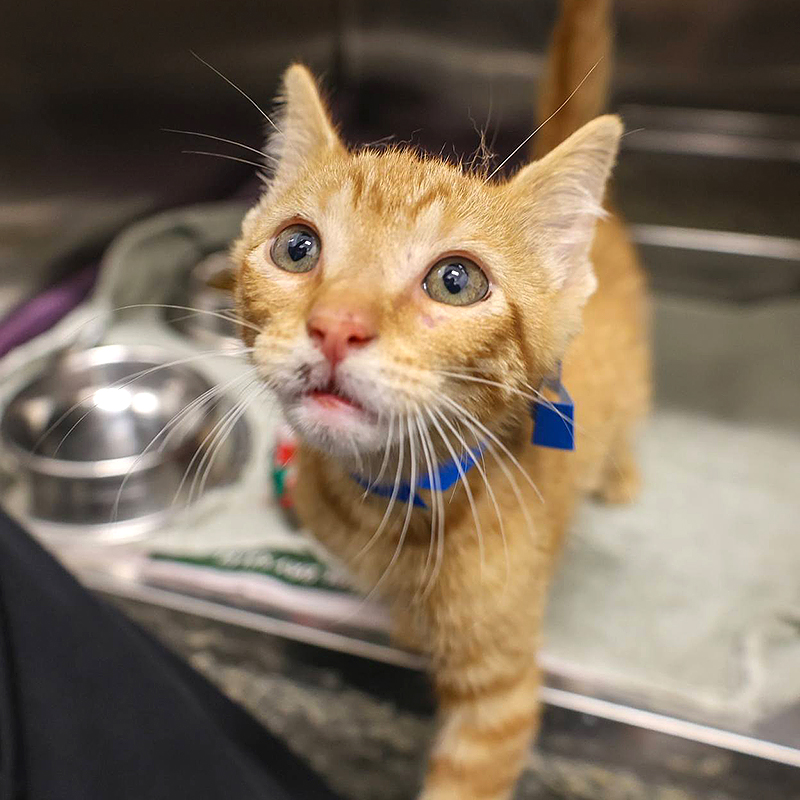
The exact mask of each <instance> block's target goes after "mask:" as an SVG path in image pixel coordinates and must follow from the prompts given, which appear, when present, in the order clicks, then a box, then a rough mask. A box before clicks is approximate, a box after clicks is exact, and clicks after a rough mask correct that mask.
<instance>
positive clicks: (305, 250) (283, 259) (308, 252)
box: [269, 225, 321, 272]
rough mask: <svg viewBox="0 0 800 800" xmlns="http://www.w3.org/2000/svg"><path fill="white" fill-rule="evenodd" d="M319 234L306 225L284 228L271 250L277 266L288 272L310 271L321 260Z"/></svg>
mask: <svg viewBox="0 0 800 800" xmlns="http://www.w3.org/2000/svg"><path fill="white" fill-rule="evenodd" d="M320 247H321V245H320V241H319V236H317V234H316V233H314V231H312V230H311V229H310V228H308V227H306V226H305V225H290V226H289V227H288V228H285V229H284V230H282V231H281V232H280V233H279V234H278V235H277V236H276V237H275V241H274V242H273V243H272V249H271V250H270V251H269V254H270V256H271V257H272V260H273V261H274V262H275V264H276V266H278V267H280V268H281V269H284V270H286V271H287V272H309V271H310V270H312V269H314V267H315V266H316V265H317V261H319V251H320Z"/></svg>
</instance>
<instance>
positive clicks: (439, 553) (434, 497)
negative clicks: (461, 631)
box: [418, 421, 445, 600]
mask: <svg viewBox="0 0 800 800" xmlns="http://www.w3.org/2000/svg"><path fill="white" fill-rule="evenodd" d="M418 425H419V428H420V433H421V434H422V435H423V437H424V439H425V440H427V445H428V451H429V452H430V453H431V458H432V459H433V460H434V461H435V460H436V449H435V448H434V446H433V440H432V439H431V436H430V431H428V430H427V429H426V428H425V426H424V425H422V422H421V421H420V422H419V423H418ZM432 485H433V491H432V493H431V505H432V506H433V508H435V509H436V516H437V520H436V521H437V526H436V536H435V539H436V557H435V560H434V562H433V567H432V569H431V575H430V579H429V580H428V585H427V586H426V587H425V590H424V591H423V593H422V599H423V600H424V599H425V598H426V597H427V596H428V595H429V594H430V593H431V591H432V590H433V587H434V586H435V585H436V580H437V578H438V577H439V573H440V571H441V568H442V560H443V557H444V522H445V519H444V514H445V511H444V500H443V499H442V486H441V480H440V477H439V473H438V472H437V473H436V477H435V478H434V479H433V481H432ZM431 537H432V538H434V537H433V516H431ZM425 566H426V569H427V563H426V565H425Z"/></svg>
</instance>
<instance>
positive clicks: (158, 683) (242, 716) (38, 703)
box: [0, 512, 336, 800]
mask: <svg viewBox="0 0 800 800" xmlns="http://www.w3.org/2000/svg"><path fill="white" fill-rule="evenodd" d="M106 798H108V800H161V799H162V798H163V800H183V798H187V799H189V798H190V799H191V800H223V799H224V800H228V799H230V800H290V798H297V799H299V798H302V799H303V800H336V798H335V795H334V794H333V793H332V792H331V791H329V790H328V789H327V788H326V787H325V785H324V784H323V782H322V781H321V780H320V779H319V778H318V777H317V776H315V775H314V774H313V773H312V772H311V771H310V770H309V769H308V767H306V766H305V764H303V762H302V761H300V759H298V758H297V757H296V756H294V755H293V754H292V753H291V752H290V751H289V750H288V749H287V748H286V747H285V746H284V744H283V743H282V742H281V741H280V740H278V739H276V738H275V737H273V736H272V735H270V734H269V733H268V732H267V731H266V730H265V729H264V728H262V727H261V726H260V725H259V724H258V722H256V720H254V719H253V718H252V717H250V716H249V715H248V714H247V713H246V712H245V711H244V710H243V709H242V708H240V707H239V706H237V705H235V704H234V703H232V702H231V701H230V700H228V699H227V698H226V697H225V696H224V695H223V694H221V693H220V692H219V691H218V690H217V689H216V688H215V687H213V686H212V685H211V684H210V683H208V681H206V680H205V679H204V678H203V677H202V676H201V675H199V674H198V673H196V672H194V671H193V670H191V669H190V668H189V667H188V666H187V665H186V664H185V663H184V662H183V661H181V660H180V659H179V658H177V657H176V656H174V655H173V654H172V653H170V652H169V651H167V650H166V649H165V648H164V647H162V646H161V645H160V644H159V643H158V642H156V641H155V640H154V639H152V638H151V637H150V636H149V635H148V634H146V633H145V632H144V631H143V630H141V629H140V628H138V627H136V626H135V625H133V624H132V623H131V622H130V621H128V620H127V619H126V618H125V617H124V616H123V615H122V614H120V613H119V612H118V611H117V610H116V609H113V608H111V607H110V606H107V605H106V604H104V603H103V602H101V601H100V600H98V599H97V598H95V597H94V596H92V595H91V594H90V593H89V592H87V591H86V590H85V589H84V588H83V587H81V586H80V584H78V583H77V582H76V581H75V580H74V578H73V577H72V576H71V575H70V574H69V573H68V572H67V571H66V570H64V569H63V568H62V567H61V565H60V564H58V563H57V562H56V561H55V560H54V559H53V558H52V557H51V556H50V555H49V554H48V553H47V552H46V551H44V550H43V549H42V548H41V547H40V546H39V545H38V544H37V543H36V542H35V541H34V540H33V539H32V538H31V537H30V536H28V535H27V534H26V533H25V532H24V531H23V530H22V529H21V528H19V526H17V525H16V524H15V523H14V522H12V521H11V520H10V519H9V518H8V517H7V516H5V515H4V514H2V512H0V800H106Z"/></svg>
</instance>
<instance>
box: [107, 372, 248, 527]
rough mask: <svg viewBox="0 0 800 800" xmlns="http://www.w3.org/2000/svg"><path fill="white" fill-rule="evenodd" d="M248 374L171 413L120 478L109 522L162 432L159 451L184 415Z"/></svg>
mask: <svg viewBox="0 0 800 800" xmlns="http://www.w3.org/2000/svg"><path fill="white" fill-rule="evenodd" d="M249 375H250V373H245V374H244V375H238V376H237V377H235V378H234V379H233V380H230V381H228V382H226V383H224V384H222V385H219V384H218V385H216V386H212V387H211V388H210V389H207V390H206V391H205V392H203V394H201V395H200V396H199V397H196V398H195V399H194V400H192V401H191V402H190V403H187V404H186V405H185V406H184V407H183V408H182V409H181V410H180V411H178V413H177V414H174V415H173V417H172V419H170V420H169V421H168V422H167V423H166V424H165V425H164V427H162V428H161V430H160V431H159V432H158V433H157V434H156V435H155V436H154V437H153V438H152V439H151V440H150V442H149V443H148V444H147V446H146V447H145V448H144V450H142V452H141V453H140V454H139V455H138V456H137V458H136V460H135V461H134V462H133V464H131V466H130V468H129V469H128V471H127V472H126V473H125V477H124V478H123V479H122V482H121V483H120V486H119V489H118V490H117V494H116V497H115V498H114V506H113V508H112V512H111V522H116V521H117V519H118V517H119V504H120V500H121V498H122V492H123V490H124V489H125V486H126V485H127V483H128V480H129V478H130V476H131V475H132V474H133V472H134V470H135V469H136V466H137V465H138V464H139V462H140V461H141V460H142V458H144V456H145V455H147V453H148V452H150V449H151V448H152V447H153V445H154V444H155V443H156V442H157V441H158V440H159V439H160V438H161V437H162V436H164V434H167V435H166V436H164V440H163V441H162V442H161V445H160V446H159V452H163V450H164V449H165V448H166V446H167V444H168V441H169V438H170V436H171V435H172V433H174V431H175V430H177V428H178V426H179V425H180V423H181V422H182V421H183V420H184V419H185V417H186V416H188V415H189V414H190V413H191V412H192V411H194V410H195V409H197V408H199V407H200V406H202V405H204V404H205V403H206V402H208V401H209V400H213V399H216V396H217V395H220V394H222V393H223V392H225V391H227V389H229V388H230V387H231V386H232V385H233V384H235V383H237V382H239V381H241V380H243V379H244V378H246V377H248V376H249Z"/></svg>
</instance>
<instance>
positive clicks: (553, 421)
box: [531, 364, 575, 450]
mask: <svg viewBox="0 0 800 800" xmlns="http://www.w3.org/2000/svg"><path fill="white" fill-rule="evenodd" d="M542 388H547V389H550V390H552V391H553V392H555V393H556V394H557V395H558V400H555V401H552V402H551V401H550V400H545V399H539V400H536V401H534V402H533V403H532V404H531V417H533V434H532V436H531V443H532V444H535V445H538V446H539V447H554V448H556V449H558V450H574V449H575V404H574V403H573V402H572V398H571V397H570V396H569V392H568V391H567V390H566V388H565V387H564V384H563V383H561V365H560V364H559V366H558V373H557V374H556V376H555V377H552V378H546V379H545V381H544V383H543V385H542Z"/></svg>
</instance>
